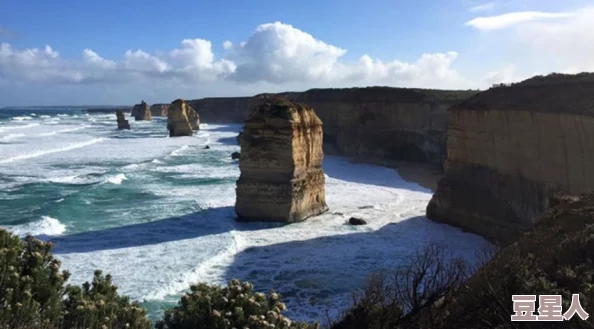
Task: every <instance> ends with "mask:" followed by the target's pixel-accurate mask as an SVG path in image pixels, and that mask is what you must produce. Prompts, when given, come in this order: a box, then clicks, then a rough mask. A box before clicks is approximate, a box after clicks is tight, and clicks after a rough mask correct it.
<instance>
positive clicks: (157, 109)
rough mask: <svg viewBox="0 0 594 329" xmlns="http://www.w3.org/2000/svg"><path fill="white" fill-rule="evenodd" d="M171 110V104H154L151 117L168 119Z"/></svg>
mask: <svg viewBox="0 0 594 329" xmlns="http://www.w3.org/2000/svg"><path fill="white" fill-rule="evenodd" d="M168 110H169V104H153V105H151V116H154V117H166V116H167V111H168Z"/></svg>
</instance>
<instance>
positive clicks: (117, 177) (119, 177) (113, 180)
mask: <svg viewBox="0 0 594 329" xmlns="http://www.w3.org/2000/svg"><path fill="white" fill-rule="evenodd" d="M127 179H128V177H126V175H124V174H117V175H114V176H111V177H109V178H107V179H106V180H105V182H107V183H111V184H115V185H120V184H122V182H123V181H125V180H127Z"/></svg>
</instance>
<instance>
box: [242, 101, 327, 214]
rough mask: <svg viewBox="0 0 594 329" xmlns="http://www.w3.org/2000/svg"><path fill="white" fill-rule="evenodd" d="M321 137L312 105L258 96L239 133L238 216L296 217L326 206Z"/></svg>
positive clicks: (319, 121)
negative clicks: (259, 97) (240, 133)
mask: <svg viewBox="0 0 594 329" xmlns="http://www.w3.org/2000/svg"><path fill="white" fill-rule="evenodd" d="M322 142H323V131H322V121H321V120H320V119H319V118H318V117H317V115H316V114H315V112H314V110H312V109H311V108H309V107H306V106H303V105H300V104H297V103H294V102H291V101H288V100H286V99H282V98H277V97H262V98H261V99H259V102H258V104H256V105H254V107H253V108H252V109H251V111H250V113H249V115H248V117H247V119H246V120H245V126H244V130H243V134H242V135H241V154H240V158H239V168H240V170H241V175H240V177H239V180H238V181H237V189H236V192H237V200H236V203H235V211H236V213H237V215H238V217H239V219H241V220H252V221H280V222H297V221H302V220H304V219H306V218H308V217H311V216H315V215H318V214H320V213H323V212H325V211H327V210H328V207H327V205H326V201H325V188H324V184H325V178H324V172H323V171H322V160H323V156H324V153H323V151H322Z"/></svg>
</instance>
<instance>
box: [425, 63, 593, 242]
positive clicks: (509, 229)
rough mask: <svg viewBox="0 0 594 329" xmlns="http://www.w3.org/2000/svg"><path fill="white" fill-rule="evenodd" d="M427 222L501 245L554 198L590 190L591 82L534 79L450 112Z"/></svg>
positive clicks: (572, 78)
mask: <svg viewBox="0 0 594 329" xmlns="http://www.w3.org/2000/svg"><path fill="white" fill-rule="evenodd" d="M450 112H451V120H450V125H449V128H448V137H447V159H446V161H445V162H444V169H445V171H446V175H445V177H444V178H443V179H442V180H441V181H440V182H439V184H438V188H437V191H436V192H435V194H434V196H433V198H432V200H431V202H430V203H429V205H428V206H427V217H429V218H430V219H433V220H437V221H441V222H445V223H447V224H450V225H454V226H458V227H461V228H463V229H466V230H468V231H471V232H473V233H477V234H480V235H482V236H484V237H486V238H488V239H491V240H497V241H500V242H503V243H505V242H507V241H511V240H514V239H515V238H516V237H517V236H518V235H519V234H520V233H522V232H524V231H526V230H528V229H530V228H532V226H533V225H534V223H535V221H536V218H538V217H539V216H540V215H541V214H542V212H543V211H545V210H546V209H547V208H548V204H549V200H550V199H551V198H552V197H553V196H554V195H555V194H557V193H571V194H578V193H582V192H586V191H590V190H594V75H593V74H580V75H574V76H568V75H550V76H547V77H535V78H532V79H529V80H526V81H524V82H521V83H518V84H515V85H513V86H507V87H496V88H492V89H489V90H487V91H485V92H483V93H480V94H478V95H476V96H475V97H473V98H471V99H469V100H467V101H465V102H463V103H461V104H459V105H457V106H453V107H452V108H451V109H450Z"/></svg>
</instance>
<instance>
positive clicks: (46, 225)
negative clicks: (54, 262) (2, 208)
mask: <svg viewBox="0 0 594 329" xmlns="http://www.w3.org/2000/svg"><path fill="white" fill-rule="evenodd" d="M6 229H7V230H8V231H10V232H12V233H14V234H16V235H18V236H21V237H22V236H25V235H27V234H31V235H33V236H37V235H60V234H63V233H64V232H65V231H66V225H64V224H63V223H61V222H60V221H59V220H58V219H56V218H53V217H50V216H41V218H40V219H38V220H36V221H34V222H30V223H27V224H22V225H11V226H6Z"/></svg>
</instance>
